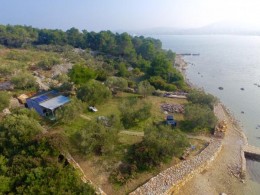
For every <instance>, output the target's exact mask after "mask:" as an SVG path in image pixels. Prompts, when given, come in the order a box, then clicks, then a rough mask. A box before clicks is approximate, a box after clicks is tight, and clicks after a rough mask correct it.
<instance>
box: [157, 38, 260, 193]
mask: <svg viewBox="0 0 260 195" xmlns="http://www.w3.org/2000/svg"><path fill="white" fill-rule="evenodd" d="M153 37H155V38H158V39H160V40H161V41H162V43H163V48H164V49H171V50H172V51H174V52H176V53H177V54H184V53H186V54H187V53H193V54H194V53H196V54H198V53H199V54H200V55H196V56H193V55H191V56H184V59H185V61H186V62H188V63H189V66H188V68H187V70H186V76H187V78H188V79H189V81H190V82H191V83H193V84H195V85H196V86H197V87H200V88H203V89H204V90H205V91H206V92H208V93H211V94H213V95H215V96H216V97H218V98H219V99H220V101H221V102H222V103H223V104H224V105H225V106H226V107H227V108H229V109H230V111H231V112H232V113H233V115H234V116H235V118H236V119H237V120H239V121H240V125H241V126H242V128H243V131H244V133H245V134H246V136H247V138H248V142H249V144H250V145H254V146H258V147H260V36H233V35H165V36H153ZM219 87H223V90H220V89H219ZM248 165H249V166H248V169H249V170H248V172H249V174H250V177H251V187H253V188H255V190H256V191H257V192H259V194H260V163H259V162H255V161H250V160H249V161H248Z"/></svg>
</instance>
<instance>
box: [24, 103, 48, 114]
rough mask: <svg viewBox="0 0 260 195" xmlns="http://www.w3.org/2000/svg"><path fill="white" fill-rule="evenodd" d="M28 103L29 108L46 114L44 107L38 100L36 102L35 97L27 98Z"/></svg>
mask: <svg viewBox="0 0 260 195" xmlns="http://www.w3.org/2000/svg"><path fill="white" fill-rule="evenodd" d="M26 103H27V105H28V108H30V109H34V110H35V111H36V112H38V113H39V114H40V115H41V116H44V113H43V107H41V106H40V105H39V104H38V103H37V102H35V101H34V100H33V99H27V100H26Z"/></svg>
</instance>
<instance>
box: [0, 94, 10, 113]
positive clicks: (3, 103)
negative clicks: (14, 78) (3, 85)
mask: <svg viewBox="0 0 260 195" xmlns="http://www.w3.org/2000/svg"><path fill="white" fill-rule="evenodd" d="M9 103H10V95H9V94H8V93H7V92H5V91H0V112H1V111H2V110H3V109H5V108H7V107H8V106H9Z"/></svg>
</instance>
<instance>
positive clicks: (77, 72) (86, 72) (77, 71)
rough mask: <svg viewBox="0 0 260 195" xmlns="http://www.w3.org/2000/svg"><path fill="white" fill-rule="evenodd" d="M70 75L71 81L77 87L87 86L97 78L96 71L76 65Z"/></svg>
mask: <svg viewBox="0 0 260 195" xmlns="http://www.w3.org/2000/svg"><path fill="white" fill-rule="evenodd" d="M68 75H69V77H70V79H71V81H72V82H74V83H75V84H77V85H82V84H85V83H87V82H88V81H89V80H91V79H95V78H96V77H97V74H96V71H95V70H93V69H92V68H89V67H87V66H83V65H74V66H73V67H72V69H71V70H70V71H69V73H68Z"/></svg>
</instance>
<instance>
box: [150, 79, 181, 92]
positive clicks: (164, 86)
mask: <svg viewBox="0 0 260 195" xmlns="http://www.w3.org/2000/svg"><path fill="white" fill-rule="evenodd" d="M149 82H150V83H151V85H153V86H154V87H155V88H156V89H160V90H165V91H176V90H177V87H176V86H175V85H174V84H169V83H166V81H165V80H164V79H163V78H162V77H160V76H153V77H151V78H150V79H149Z"/></svg>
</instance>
